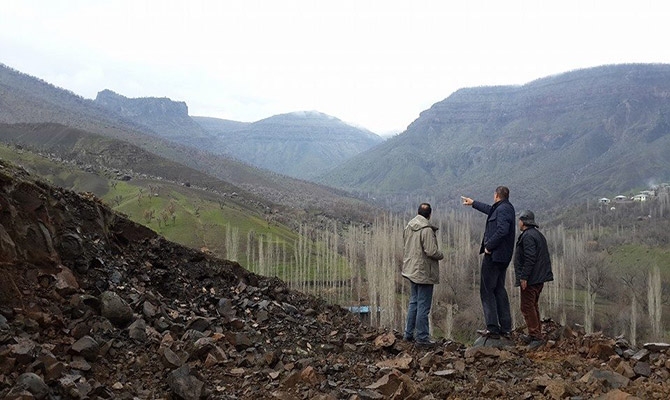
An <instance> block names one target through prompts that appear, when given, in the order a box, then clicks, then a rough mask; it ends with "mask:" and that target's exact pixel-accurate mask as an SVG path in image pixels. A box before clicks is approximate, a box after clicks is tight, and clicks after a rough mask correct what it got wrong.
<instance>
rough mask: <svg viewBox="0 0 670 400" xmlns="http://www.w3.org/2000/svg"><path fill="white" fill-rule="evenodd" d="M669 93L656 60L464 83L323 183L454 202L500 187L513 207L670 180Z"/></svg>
mask: <svg viewBox="0 0 670 400" xmlns="http://www.w3.org/2000/svg"><path fill="white" fill-rule="evenodd" d="M669 96H670V65H655V64H640V65H615V66H603V67H597V68H591V69H585V70H578V71H572V72H567V73H563V74H559V75H555V76H551V77H547V78H542V79H538V80H536V81H533V82H530V83H528V84H525V85H522V86H500V87H478V88H466V89H461V90H458V91H456V92H455V93H453V94H452V95H451V96H449V97H448V98H446V99H445V100H443V101H441V102H439V103H436V104H434V105H433V106H432V107H431V108H430V109H428V110H425V111H423V112H422V113H421V116H420V117H419V118H418V119H417V120H416V121H414V122H413V123H412V124H411V125H410V126H409V127H408V128H407V131H405V132H404V133H402V134H400V135H397V136H395V137H393V138H391V139H389V140H388V141H386V142H384V143H382V144H380V145H378V146H376V147H375V148H373V149H371V150H369V151H367V152H365V153H363V154H360V155H358V156H356V157H354V158H352V159H351V160H349V161H348V162H347V163H346V165H341V166H339V167H337V168H336V169H334V170H333V171H331V172H329V173H328V174H326V175H324V176H323V177H322V178H321V179H320V181H321V182H323V183H326V184H329V185H333V186H337V187H342V188H350V189H351V190H355V191H358V192H361V193H373V194H374V195H375V196H377V197H380V198H385V199H391V200H392V201H390V202H389V203H388V204H399V203H404V201H403V196H406V194H407V193H413V194H414V195H415V196H416V197H419V196H422V195H423V196H424V197H431V198H433V199H435V202H440V203H445V205H449V206H455V205H456V202H457V201H458V198H459V197H458V196H459V195H463V194H465V195H468V196H469V197H475V198H477V197H480V198H481V197H484V198H486V199H488V198H490V196H491V193H492V191H493V189H494V188H495V187H496V186H498V185H501V184H504V185H506V186H508V187H509V188H510V191H511V194H512V198H513V199H515V200H516V203H515V204H517V203H518V205H519V206H524V207H528V208H530V207H531V206H532V207H533V208H539V207H541V208H543V209H548V208H552V207H556V206H559V205H564V204H567V203H571V202H575V201H579V200H580V199H584V198H589V197H596V196H598V197H599V196H602V193H616V192H619V191H623V190H628V189H630V188H634V187H640V186H644V185H646V183H647V182H649V181H651V180H655V181H661V182H662V181H670V157H668V156H667V155H668V154H670V103H669V102H668V100H667V99H668V97H669Z"/></svg>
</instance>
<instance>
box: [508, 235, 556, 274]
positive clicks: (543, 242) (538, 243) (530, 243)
mask: <svg viewBox="0 0 670 400" xmlns="http://www.w3.org/2000/svg"><path fill="white" fill-rule="evenodd" d="M514 274H515V275H516V282H515V285H516V286H520V285H521V281H522V280H525V281H528V285H537V284H540V283H544V282H548V281H553V280H554V274H553V273H552V272H551V257H550V256H549V248H548V247H547V239H545V237H544V235H543V234H542V232H540V231H539V230H537V229H536V228H535V227H530V228H528V229H526V230H525V231H523V232H521V234H520V235H519V238H518V239H517V240H516V251H515V253H514Z"/></svg>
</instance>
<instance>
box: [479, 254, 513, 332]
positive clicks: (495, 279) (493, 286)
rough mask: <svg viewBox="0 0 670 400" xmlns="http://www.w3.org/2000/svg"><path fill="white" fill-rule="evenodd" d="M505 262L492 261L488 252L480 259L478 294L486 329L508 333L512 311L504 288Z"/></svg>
mask: <svg viewBox="0 0 670 400" xmlns="http://www.w3.org/2000/svg"><path fill="white" fill-rule="evenodd" d="M508 265H509V264H507V263H497V262H493V260H492V259H491V256H490V255H489V254H485V255H484V259H483V260H482V271H481V281H480V285H479V296H480V297H481V299H482V307H483V308H484V321H485V322H486V329H488V330H489V331H490V332H492V333H498V334H499V333H509V332H511V331H512V312H511V311H510V306H509V298H508V297H507V290H506V289H505V276H506V275H507V266H508Z"/></svg>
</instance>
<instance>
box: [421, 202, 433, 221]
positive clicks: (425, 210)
mask: <svg viewBox="0 0 670 400" xmlns="http://www.w3.org/2000/svg"><path fill="white" fill-rule="evenodd" d="M432 212H433V209H432V208H430V204H428V203H421V204H420V205H419V211H418V213H419V215H421V216H422V217H424V218H430V214H431V213H432Z"/></svg>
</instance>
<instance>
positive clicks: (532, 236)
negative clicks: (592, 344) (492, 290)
mask: <svg viewBox="0 0 670 400" xmlns="http://www.w3.org/2000/svg"><path fill="white" fill-rule="evenodd" d="M537 228H538V226H537V224H536V223H535V214H533V212H532V211H529V210H525V211H522V212H521V214H519V230H521V234H520V235H519V238H518V239H517V241H516V252H515V253H514V272H515V275H516V282H515V284H516V286H520V287H521V313H522V314H523V318H524V319H525V320H526V326H527V327H528V337H527V338H525V341H526V342H527V343H529V348H536V347H539V346H541V345H542V344H543V343H544V340H543V338H542V328H541V326H540V307H539V300H540V293H542V288H543V287H544V282H549V281H553V280H554V275H553V273H552V271H551V257H550V255H549V248H548V246H547V239H546V238H545V237H544V235H543V234H542V232H540V231H539V230H538V229H537Z"/></svg>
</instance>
